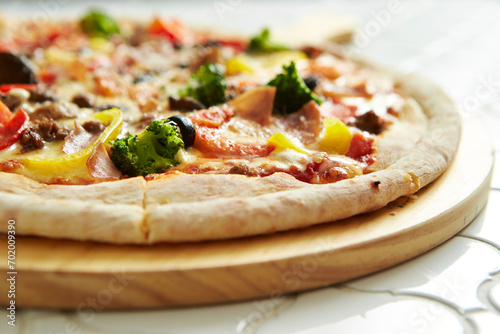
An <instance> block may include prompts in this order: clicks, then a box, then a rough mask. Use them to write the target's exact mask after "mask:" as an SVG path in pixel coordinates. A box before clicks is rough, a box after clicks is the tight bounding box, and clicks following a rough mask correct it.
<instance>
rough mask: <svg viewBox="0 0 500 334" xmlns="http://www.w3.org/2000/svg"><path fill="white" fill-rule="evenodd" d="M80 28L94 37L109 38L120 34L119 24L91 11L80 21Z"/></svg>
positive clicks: (102, 14) (106, 16)
mask: <svg viewBox="0 0 500 334" xmlns="http://www.w3.org/2000/svg"><path fill="white" fill-rule="evenodd" d="M80 28H81V29H82V31H84V32H85V33H86V34H88V35H90V36H93V37H104V38H106V37H109V36H110V35H112V34H118V33H120V28H119V27H118V24H117V23H116V22H115V21H114V20H113V19H112V18H111V17H109V16H108V15H106V14H104V13H102V12H100V11H90V12H89V13H87V15H85V16H84V17H83V18H82V19H81V20H80Z"/></svg>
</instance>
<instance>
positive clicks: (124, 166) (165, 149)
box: [111, 120, 184, 176]
mask: <svg viewBox="0 0 500 334" xmlns="http://www.w3.org/2000/svg"><path fill="white" fill-rule="evenodd" d="M111 144H112V145H113V146H112V147H111V152H112V153H111V160H112V161H113V162H114V164H115V166H116V167H117V168H118V169H119V170H121V171H122V172H123V173H124V174H126V175H128V176H137V175H143V176H146V175H148V174H154V173H163V172H165V171H166V170H167V169H168V168H170V167H172V166H175V165H178V164H179V161H178V160H177V159H176V158H175V156H176V154H177V152H178V151H179V149H181V148H183V147H184V142H183V141H182V138H181V134H180V133H179V130H178V129H177V127H176V126H175V124H174V123H173V122H171V121H169V120H160V121H153V122H152V123H151V124H150V125H149V126H148V127H147V128H146V130H144V131H143V132H142V133H140V134H139V135H134V136H133V135H128V136H127V137H125V138H120V139H117V140H115V141H114V142H112V143H111Z"/></svg>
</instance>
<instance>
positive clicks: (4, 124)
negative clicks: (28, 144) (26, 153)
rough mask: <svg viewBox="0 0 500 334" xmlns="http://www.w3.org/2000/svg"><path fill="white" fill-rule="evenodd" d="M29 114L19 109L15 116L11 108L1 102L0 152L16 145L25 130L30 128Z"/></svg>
mask: <svg viewBox="0 0 500 334" xmlns="http://www.w3.org/2000/svg"><path fill="white" fill-rule="evenodd" d="M29 119H30V118H29V116H28V114H27V113H26V112H25V111H24V110H22V109H19V110H18V111H17V112H16V113H15V114H14V115H12V113H11V112H10V110H9V108H7V106H6V105H5V104H3V103H2V102H0V150H3V149H4V148H7V147H9V146H11V145H12V144H14V143H15V142H16V141H17V140H19V138H21V134H22V133H23V131H24V129H26V128H27V127H28V122H29Z"/></svg>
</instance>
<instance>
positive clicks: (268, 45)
mask: <svg viewBox="0 0 500 334" xmlns="http://www.w3.org/2000/svg"><path fill="white" fill-rule="evenodd" d="M283 50H288V48H287V47H286V46H284V45H281V44H278V43H274V42H272V41H271V39H270V33H269V29H267V28H265V29H264V30H262V32H261V33H260V34H259V35H257V36H255V37H253V38H252V39H251V40H250V44H248V48H247V51H248V52H274V51H283Z"/></svg>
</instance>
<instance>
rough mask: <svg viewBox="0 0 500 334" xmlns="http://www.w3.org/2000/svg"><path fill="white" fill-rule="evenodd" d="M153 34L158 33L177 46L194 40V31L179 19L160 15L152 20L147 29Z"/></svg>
mask: <svg viewBox="0 0 500 334" xmlns="http://www.w3.org/2000/svg"><path fill="white" fill-rule="evenodd" d="M147 31H148V32H149V33H150V34H152V35H157V36H161V37H163V38H165V39H166V40H167V41H169V42H170V43H172V45H174V46H175V47H177V48H180V47H182V45H183V44H191V43H192V42H193V36H192V33H191V32H190V31H189V29H187V28H186V27H185V26H184V25H183V24H182V23H181V22H180V21H178V20H174V19H172V20H166V19H161V18H159V17H157V18H155V19H154V20H153V22H151V24H150V26H149V27H148V30H147Z"/></svg>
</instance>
